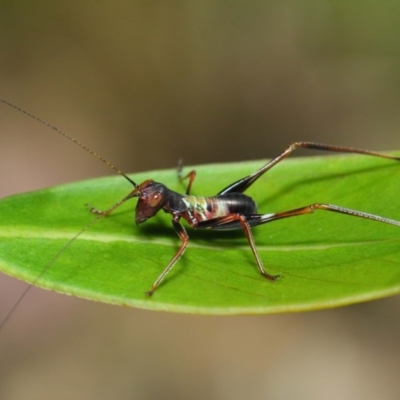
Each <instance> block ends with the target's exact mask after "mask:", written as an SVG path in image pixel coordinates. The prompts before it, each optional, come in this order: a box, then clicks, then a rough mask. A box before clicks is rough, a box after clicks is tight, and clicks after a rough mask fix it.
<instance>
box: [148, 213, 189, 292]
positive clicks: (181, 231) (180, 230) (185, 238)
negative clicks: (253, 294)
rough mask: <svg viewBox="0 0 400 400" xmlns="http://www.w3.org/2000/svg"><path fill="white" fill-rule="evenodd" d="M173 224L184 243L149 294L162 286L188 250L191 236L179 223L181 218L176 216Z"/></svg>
mask: <svg viewBox="0 0 400 400" xmlns="http://www.w3.org/2000/svg"><path fill="white" fill-rule="evenodd" d="M172 225H173V227H174V228H175V232H176V233H177V234H178V236H179V237H180V239H181V241H182V244H181V246H180V247H179V249H178V251H177V252H176V253H175V255H174V257H173V258H172V260H171V261H170V262H169V264H168V265H167V266H166V267H165V269H164V271H163V272H162V273H161V275H160V276H159V277H158V278H157V280H156V281H155V282H154V283H153V286H152V287H151V289H150V290H149V291H148V292H146V295H147V296H152V295H153V293H154V291H155V290H156V289H157V288H158V286H160V283H161V282H162V281H163V279H164V278H165V276H166V275H167V274H168V272H169V271H171V269H172V267H173V266H174V265H175V263H176V262H177V261H178V260H179V259H180V258H181V257H182V255H183V253H184V252H185V250H186V246H187V244H188V242H189V236H188V234H187V233H186V230H185V228H184V227H183V226H182V225H181V224H180V223H179V218H176V219H175V218H174V219H173V220H172Z"/></svg>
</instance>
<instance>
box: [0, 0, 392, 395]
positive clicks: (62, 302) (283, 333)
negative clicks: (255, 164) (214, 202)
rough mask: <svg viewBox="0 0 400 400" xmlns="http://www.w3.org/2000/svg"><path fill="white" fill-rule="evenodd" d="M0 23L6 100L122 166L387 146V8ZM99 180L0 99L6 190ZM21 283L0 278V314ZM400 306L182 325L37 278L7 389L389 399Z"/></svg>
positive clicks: (4, 340) (310, 4) (45, 13)
mask: <svg viewBox="0 0 400 400" xmlns="http://www.w3.org/2000/svg"><path fill="white" fill-rule="evenodd" d="M0 21H1V22H0V46H1V59H0V87H1V89H0V92H1V93H0V97H1V98H3V99H6V100H8V101H10V102H12V103H15V104H17V105H18V106H20V107H22V108H24V109H26V110H28V111H30V112H32V113H34V114H35V115H37V116H39V117H41V118H43V119H45V120H46V121H48V122H50V123H52V124H54V125H56V126H57V127H59V128H61V129H63V130H65V131H67V132H68V133H70V134H71V135H72V136H74V137H76V138H77V139H79V140H81V141H82V142H84V143H85V144H87V145H88V146H90V147H91V148H92V149H94V150H95V151H97V152H98V153H100V154H101V155H103V156H104V157H105V158H107V159H108V160H110V161H111V162H112V163H114V164H116V165H117V166H118V167H119V168H121V169H122V170H124V171H126V172H136V171H145V170H152V169H159V168H171V167H174V166H175V165H176V164H177V160H178V159H179V158H180V157H183V158H184V160H185V163H186V164H200V163H211V162H223V161H242V160H249V159H261V158H268V157H272V156H274V155H276V153H277V152H279V151H280V150H282V149H283V148H284V147H285V146H287V145H288V144H289V143H291V142H293V141H299V140H313V141H320V142H327V143H333V144H339V145H349V146H357V147H362V148H370V149H373V150H393V149H400V133H399V132H400V113H399V105H400V41H399V40H398V38H399V34H400V7H399V6H398V3H397V2H395V1H389V0H382V1H380V2H377V1H370V0H369V1H363V2H361V1H352V2H349V1H336V2H328V1H324V0H319V1H315V0H304V1H302V2H297V1H289V0H287V1H286V0H283V1H280V2H276V1H266V0H263V1H261V0H250V1H246V2H244V1H242V2H239V1H218V2H216V1H187V2H178V1H168V2H152V1H135V0H133V1H132V0H130V1H123V0H121V1H115V2H106V1H102V0H96V1H94V0H87V1H85V2H79V1H76V0H71V1H68V2H54V1H43V0H39V1H35V2H32V1H30V0H25V1H21V0H13V1H9V0H3V1H2V2H1V4H0ZM304 154H305V152H301V151H299V154H297V155H304ZM106 174H108V175H109V174H112V172H110V170H109V169H107V168H106V167H105V166H104V165H102V164H101V163H99V162H98V161H97V160H96V159H94V158H92V157H90V156H88V154H86V153H85V152H83V151H82V150H81V149H79V148H77V146H75V145H73V144H72V143H69V142H68V141H67V140H64V139H63V138H61V137H59V136H58V135H56V134H55V133H54V132H53V131H51V130H50V129H48V128H46V127H44V126H43V125H41V124H38V123H37V122H35V121H32V120H31V119H29V118H27V117H25V116H24V115H22V114H21V113H18V112H16V111H15V110H13V109H11V108H9V107H7V106H5V105H3V104H0V197H4V196H7V195H11V194H14V193H18V192H24V191H28V190H33V189H39V188H42V187H46V186H50V185H55V184H60V183H63V182H68V181H74V180H78V179H87V178H91V177H94V176H101V175H106ZM152 177H153V176H152ZM198 179H201V177H198ZM71 212H73V210H71ZM83 224H84V223H83ZM0 245H1V243H0ZM188 254H189V253H188ZM24 288H25V285H24V284H23V283H21V282H17V281H16V280H14V279H11V278H8V277H6V276H1V277H0V299H1V300H0V318H3V316H4V315H5V314H6V312H7V311H8V310H9V309H10V308H11V307H12V305H13V304H14V303H15V301H16V299H17V298H18V296H19V294H20V293H21V291H23V289H24ZM399 311H400V301H399V299H398V298H391V299H385V300H380V301H375V302H371V303H366V304H361V305H357V306H352V307H347V308H342V309H335V310H327V311H319V312H313V313H304V314H290V315H271V316H268V315H267V316H258V317H254V316H253V317H248V316H247V317H246V316H241V317H195V316H190V315H173V314H166V313H157V312H149V311H142V310H135V309H124V308H118V307H112V306H108V305H104V304H96V303H91V302H88V301H84V300H80V299H75V298H70V297H67V296H61V295H57V294H55V293H51V292H45V291H41V290H39V289H32V290H31V291H30V293H29V295H28V296H27V297H26V298H25V300H24V301H23V303H22V304H21V306H20V307H19V308H18V310H17V312H16V313H15V314H14V316H13V318H12V319H11V320H10V322H9V324H8V325H7V326H6V327H5V329H4V330H3V331H1V332H0V354H1V356H0V398H1V399H7V400H14V399H23V398H30V399H54V398H57V399H71V398H73V399H74V400H80V399H89V400H91V399H96V400H97V399H110V398H113V399H156V398H160V397H161V396H162V398H168V399H169V398H171V399H188V398H190V399H204V398H207V399H243V398H245V397H246V398H252V399H266V398H271V399H282V400H283V399H293V398H296V399H299V398H306V399H309V400H310V399H311V400H312V399H321V398H324V399H337V398H342V399H363V400H366V399H376V398H380V399H393V398H396V397H397V396H398V393H399V390H400V381H399V379H398V371H399V368H400V350H399V346H398V339H399V335H400V322H399V319H398V315H399Z"/></svg>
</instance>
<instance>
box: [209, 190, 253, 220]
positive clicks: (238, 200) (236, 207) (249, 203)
mask: <svg viewBox="0 0 400 400" xmlns="http://www.w3.org/2000/svg"><path fill="white" fill-rule="evenodd" d="M213 199H215V200H216V201H217V202H218V203H221V202H222V203H224V204H226V205H227V207H228V210H229V213H230V214H242V215H249V214H257V204H256V202H255V201H254V200H253V199H252V198H251V197H249V196H246V195H245V194H243V193H228V194H223V195H220V196H216V197H213Z"/></svg>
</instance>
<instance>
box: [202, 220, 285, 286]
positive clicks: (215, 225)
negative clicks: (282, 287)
mask: <svg viewBox="0 0 400 400" xmlns="http://www.w3.org/2000/svg"><path fill="white" fill-rule="evenodd" d="M252 217H261V215H254V216H252ZM236 221H238V222H239V223H240V225H241V226H242V228H243V231H244V233H245V235H246V238H247V240H248V242H249V245H250V248H251V251H252V252H253V255H254V258H255V259H256V263H257V267H258V270H259V271H260V274H261V275H262V276H263V277H264V278H266V279H268V280H269V281H275V280H277V279H278V278H279V275H270V274H268V273H267V272H266V271H265V269H264V266H263V263H262V261H261V258H260V256H259V254H258V251H257V248H256V245H255V243H254V239H253V235H252V233H251V229H250V224H249V222H248V220H247V216H244V215H242V214H230V215H227V216H225V217H219V218H215V219H214V220H212V223H211V224H208V225H207V226H206V224H201V225H199V227H201V228H211V229H224V228H223V227H224V226H229V227H232V226H233V225H234V224H235V222H236ZM204 222H206V221H204ZM210 222H211V221H210ZM266 222H267V221H266ZM260 223H263V222H260ZM260 223H257V224H255V225H259V224H260ZM228 229H229V228H228Z"/></svg>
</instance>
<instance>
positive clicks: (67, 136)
mask: <svg viewBox="0 0 400 400" xmlns="http://www.w3.org/2000/svg"><path fill="white" fill-rule="evenodd" d="M0 101H1V102H2V103H4V104H6V105H8V106H9V107H12V108H14V109H15V110H18V111H20V112H22V113H23V114H25V115H27V116H28V117H30V118H32V119H34V120H35V121H38V122H40V123H41V124H43V125H45V126H47V127H49V128H51V129H53V131H56V132H57V133H59V134H60V135H62V136H64V137H65V138H67V139H69V140H71V142H74V143H75V144H77V145H78V146H79V147H81V148H82V149H84V150H86V151H87V152H88V153H90V154H91V155H92V156H94V157H96V158H97V159H98V160H100V161H101V162H103V163H104V164H106V165H107V166H108V167H110V168H111V169H113V170H114V171H115V172H116V173H117V174H119V175H121V176H123V177H124V178H125V179H126V180H127V181H129V182H130V183H131V184H132V185H133V186H134V187H137V186H138V185H137V183H136V182H134V181H133V180H132V179H131V178H129V177H128V176H127V175H125V174H124V173H123V172H122V171H121V170H120V169H118V168H117V167H116V166H114V165H113V164H111V163H110V162H109V161H107V160H106V159H105V158H103V157H101V156H100V155H99V154H97V153H95V152H94V151H93V150H91V149H89V147H87V146H85V145H84V144H83V143H81V142H79V141H78V140H76V139H75V138H73V137H72V136H70V135H68V134H67V133H65V132H63V131H62V130H61V129H58V128H57V127H55V126H54V125H51V124H49V123H48V122H46V121H44V120H43V119H40V118H39V117H36V116H35V115H33V114H31V113H29V112H28V111H26V110H24V109H23V108H21V107H18V106H16V105H14V104H12V103H10V102H8V101H6V100H3V99H0Z"/></svg>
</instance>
